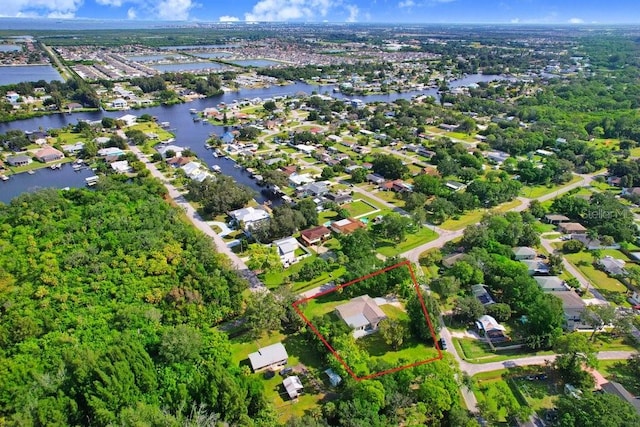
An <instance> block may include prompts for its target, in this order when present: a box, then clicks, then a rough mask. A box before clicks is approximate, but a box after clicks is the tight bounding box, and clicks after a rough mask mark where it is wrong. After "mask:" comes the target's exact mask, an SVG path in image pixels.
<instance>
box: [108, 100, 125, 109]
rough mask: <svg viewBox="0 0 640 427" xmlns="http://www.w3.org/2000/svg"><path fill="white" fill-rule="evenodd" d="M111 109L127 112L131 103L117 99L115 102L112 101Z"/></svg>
mask: <svg viewBox="0 0 640 427" xmlns="http://www.w3.org/2000/svg"><path fill="white" fill-rule="evenodd" d="M111 108H117V109H120V110H125V109H127V108H129V103H128V102H127V101H125V100H124V99H123V98H116V99H114V100H113V101H111Z"/></svg>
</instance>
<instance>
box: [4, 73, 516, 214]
mask: <svg viewBox="0 0 640 427" xmlns="http://www.w3.org/2000/svg"><path fill="white" fill-rule="evenodd" d="M496 79H504V77H501V76H485V75H481V74H473V75H470V76H467V77H465V78H463V79H460V80H452V81H450V82H449V87H450V88H455V87H460V86H466V85H469V84H472V83H477V82H481V81H491V80H496ZM333 87H334V86H315V85H308V84H305V83H295V84H292V85H287V86H272V87H269V88H260V89H242V90H240V91H237V92H227V93H225V94H223V95H219V96H215V97H212V98H207V99H198V100H195V101H193V102H188V103H184V104H178V105H170V106H160V107H151V108H145V109H141V110H132V111H127V112H122V111H107V112H105V111H97V112H91V113H73V114H52V115H48V116H43V117H35V118H32V119H27V120H18V121H14V122H10V123H0V133H6V132H7V131H9V130H11V129H21V130H23V131H35V130H38V129H55V128H62V127H64V126H66V125H68V124H76V123H78V120H100V119H101V118H102V117H114V118H115V117H120V116H122V115H124V114H137V115H142V114H150V115H152V116H156V117H157V118H158V121H159V122H170V123H171V130H172V132H173V133H174V134H175V142H174V144H176V145H180V146H183V147H189V148H190V149H191V150H193V151H194V152H195V153H196V154H197V155H198V157H199V158H200V159H202V160H204V161H205V162H206V163H207V164H208V165H209V166H212V165H214V164H215V165H219V166H220V168H221V169H222V173H224V174H225V175H228V176H231V177H232V178H234V179H235V180H236V182H238V183H240V184H244V185H247V186H249V187H250V188H252V189H253V190H255V191H256V193H257V197H256V200H257V201H258V202H260V203H262V202H264V201H265V200H266V197H265V195H264V194H262V193H260V190H261V187H259V186H258V185H257V184H256V183H255V181H254V180H252V179H251V178H250V177H249V175H248V174H247V173H246V172H245V171H244V170H243V169H239V168H236V167H235V162H233V161H231V160H228V159H224V158H215V157H213V154H212V153H211V151H210V150H207V149H206V148H205V147H204V143H205V141H206V140H207V138H208V137H209V134H211V133H212V132H214V133H216V134H217V135H222V134H223V133H224V131H225V130H224V127H222V126H214V125H210V124H208V123H207V122H203V121H201V122H194V121H193V116H192V115H191V114H190V113H189V110H190V109H191V108H195V109H196V110H198V111H201V110H204V109H205V108H207V107H214V106H216V105H218V104H219V103H221V102H225V103H227V104H229V103H232V102H233V101H235V100H242V99H245V98H249V99H253V98H257V97H259V98H263V99H265V98H271V97H274V96H286V95H290V96H294V95H296V94H298V93H300V92H303V93H305V94H307V95H308V94H311V93H312V92H314V91H315V92H317V93H321V94H324V93H327V94H330V95H332V96H334V97H336V98H340V99H351V98H358V99H361V100H362V101H364V102H380V101H382V102H390V101H393V100H396V99H400V98H403V99H411V98H412V97H414V96H418V95H431V96H434V97H436V96H437V91H436V89H428V90H424V91H413V92H403V93H390V94H387V95H366V96H353V97H347V96H344V95H342V94H340V93H334V94H332V93H330V92H331V90H332V89H333ZM86 176H87V175H84V174H82V173H75V172H73V170H71V168H70V167H65V168H63V169H61V170H49V169H44V170H39V171H37V172H36V173H35V174H34V175H29V174H26V173H21V174H18V175H13V176H11V179H10V180H9V181H6V182H0V202H4V203H8V202H9V201H10V200H11V199H12V198H13V197H15V196H17V195H18V194H21V193H23V192H28V191H34V190H35V189H37V188H42V187H56V188H64V187H81V186H83V185H85V181H84V178H85V177H86Z"/></svg>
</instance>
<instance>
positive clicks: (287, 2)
mask: <svg viewBox="0 0 640 427" xmlns="http://www.w3.org/2000/svg"><path fill="white" fill-rule="evenodd" d="M338 3H340V0H259V1H258V3H256V4H255V5H254V6H253V9H251V12H249V13H245V15H244V19H245V21H253V22H255V21H289V20H291V19H316V18H318V17H325V16H327V13H328V12H329V9H331V8H333V7H335V6H336V5H337V4H338Z"/></svg>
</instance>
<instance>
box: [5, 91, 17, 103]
mask: <svg viewBox="0 0 640 427" xmlns="http://www.w3.org/2000/svg"><path fill="white" fill-rule="evenodd" d="M4 98H5V99H6V100H7V101H9V103H10V104H17V103H18V99H20V95H19V94H18V93H17V92H14V91H9V92H7V94H6V95H5V97H4Z"/></svg>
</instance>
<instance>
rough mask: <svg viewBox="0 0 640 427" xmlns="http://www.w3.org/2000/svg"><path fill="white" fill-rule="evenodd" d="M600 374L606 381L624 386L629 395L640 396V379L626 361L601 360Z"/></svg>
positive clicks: (599, 363)
mask: <svg viewBox="0 0 640 427" xmlns="http://www.w3.org/2000/svg"><path fill="white" fill-rule="evenodd" d="M598 372H600V373H601V374H602V375H604V377H605V378H606V379H608V380H611V381H616V382H619V383H620V384H622V385H623V386H624V387H625V388H626V389H627V390H628V391H629V393H631V394H633V395H635V396H638V395H640V378H638V377H637V376H636V375H634V373H633V372H632V371H631V370H630V369H629V368H628V367H627V361H626V360H600V361H598Z"/></svg>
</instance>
